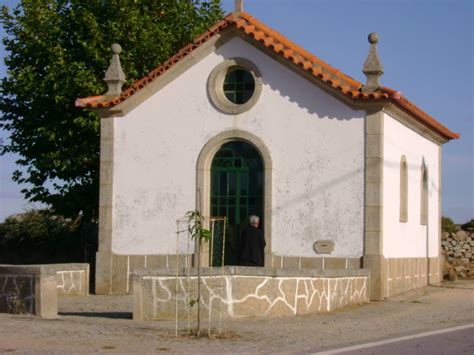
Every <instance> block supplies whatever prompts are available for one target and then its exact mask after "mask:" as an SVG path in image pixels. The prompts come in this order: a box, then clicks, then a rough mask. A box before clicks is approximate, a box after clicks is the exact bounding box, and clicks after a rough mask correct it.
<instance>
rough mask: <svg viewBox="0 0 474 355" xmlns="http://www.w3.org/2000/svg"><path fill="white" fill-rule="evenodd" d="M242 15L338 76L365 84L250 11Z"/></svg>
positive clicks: (360, 85) (358, 84)
mask: <svg viewBox="0 0 474 355" xmlns="http://www.w3.org/2000/svg"><path fill="white" fill-rule="evenodd" d="M240 16H241V17H242V18H244V19H246V20H247V21H250V22H252V23H254V25H257V27H260V28H261V29H262V30H264V31H265V32H267V33H269V34H271V35H273V36H275V37H276V38H277V39H278V40H279V41H280V43H282V42H283V43H284V44H285V45H286V46H287V47H288V48H290V49H292V50H296V51H297V52H299V53H298V54H300V55H302V56H303V57H306V58H307V59H309V60H311V61H313V62H316V63H317V64H319V65H320V66H322V67H323V68H324V69H326V70H328V71H329V72H330V73H331V74H334V75H336V76H338V77H341V76H342V77H343V79H345V80H346V81H348V82H349V83H350V84H351V85H353V86H355V87H358V88H361V87H362V86H363V84H362V83H361V82H359V81H357V80H355V79H353V78H352V77H350V76H349V75H347V74H345V73H343V72H342V71H340V70H339V69H336V68H335V67H333V66H332V65H330V64H328V63H326V62H325V61H324V60H322V59H321V58H319V57H318V56H316V55H315V54H313V53H311V52H309V51H308V50H306V49H304V48H303V47H301V46H300V45H298V44H296V43H295V42H293V41H291V40H289V39H288V38H287V37H286V36H285V35H283V34H281V33H280V32H278V31H276V30H274V29H272V28H270V27H269V26H267V25H265V24H264V23H263V22H261V21H260V20H258V19H256V18H255V17H253V16H251V15H250V14H249V13H247V12H242V13H241V14H240Z"/></svg>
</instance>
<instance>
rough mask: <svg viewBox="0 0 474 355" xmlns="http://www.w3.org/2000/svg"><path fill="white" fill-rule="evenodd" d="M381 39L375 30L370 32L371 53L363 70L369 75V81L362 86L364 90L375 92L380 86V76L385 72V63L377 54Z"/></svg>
mask: <svg viewBox="0 0 474 355" xmlns="http://www.w3.org/2000/svg"><path fill="white" fill-rule="evenodd" d="M378 41H379V35H378V34H377V33H375V32H372V33H371V34H369V43H370V49H369V55H368V56H367V59H366V60H365V63H364V68H363V69H362V72H363V73H364V74H365V76H366V77H367V82H366V84H365V86H364V87H363V88H362V92H366V93H369V92H374V91H377V90H378V89H379V88H380V83H379V78H380V77H381V76H382V74H383V65H382V62H381V61H380V59H379V56H378V55H377V46H376V44H377V42H378Z"/></svg>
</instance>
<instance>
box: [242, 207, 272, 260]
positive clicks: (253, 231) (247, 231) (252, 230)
mask: <svg viewBox="0 0 474 355" xmlns="http://www.w3.org/2000/svg"><path fill="white" fill-rule="evenodd" d="M259 223H260V218H259V217H257V216H250V217H249V225H248V226H247V227H245V228H244V229H243V230H242V235H241V253H240V262H241V265H242V266H264V265H265V254H264V249H265V245H266V243H265V238H264V236H263V231H262V230H261V229H258V225H259Z"/></svg>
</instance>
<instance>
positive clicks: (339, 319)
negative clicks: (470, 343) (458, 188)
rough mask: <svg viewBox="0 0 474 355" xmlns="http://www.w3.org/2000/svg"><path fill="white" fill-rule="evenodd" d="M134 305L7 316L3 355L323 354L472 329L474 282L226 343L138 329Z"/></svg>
mask: <svg viewBox="0 0 474 355" xmlns="http://www.w3.org/2000/svg"><path fill="white" fill-rule="evenodd" d="M132 302H133V300H132V297H131V296H95V295H92V296H89V297H77V298H69V299H62V300H60V304H59V314H60V315H59V317H58V318H57V319H54V320H45V319H40V318H36V317H30V316H19V315H9V314H0V353H7V352H9V353H15V352H16V353H25V352H27V353H34V352H40V353H67V354H70V353H92V352H99V353H114V354H117V353H157V352H179V353H184V352H193V353H209V352H219V353H235V352H238V353H243V352H245V353H249V352H252V353H255V352H257V353H260V352H261V353H295V352H304V351H308V350H309V349H311V350H312V351H315V350H317V349H324V348H327V347H333V346H336V345H337V346H343V345H344V346H346V345H350V344H355V343H361V342H365V341H374V340H379V339H383V338H387V337H394V336H401V335H407V334H412V333H418V332H423V331H429V330H435V329H442V328H448V327H452V326H457V325H462V324H468V323H472V322H474V280H462V281H457V282H455V283H450V284H443V285H442V286H439V287H436V286H429V287H426V288H423V289H419V290H415V291H412V292H409V293H407V294H404V295H402V296H398V297H394V298H392V299H390V300H385V301H381V302H371V303H369V304H367V305H363V306H359V307H347V308H344V309H342V310H338V311H335V312H331V313H322V314H317V315H311V316H298V317H280V318H274V319H257V318H254V319H245V320H226V321H223V322H222V333H221V335H220V336H218V337H216V336H213V337H211V338H207V337H204V338H201V339H196V338H195V337H194V336H190V335H186V334H185V332H183V334H181V335H180V336H178V338H176V337H175V334H174V329H175V324H174V321H154V322H142V321H140V322H138V321H133V320H132V319H131V318H132ZM215 323H216V324H215V325H216V326H217V323H218V322H217V320H216V322H215ZM213 325H214V324H213ZM182 326H183V328H184V326H185V324H183V325H182ZM206 329H207V328H206Z"/></svg>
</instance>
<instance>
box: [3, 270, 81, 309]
mask: <svg viewBox="0 0 474 355" xmlns="http://www.w3.org/2000/svg"><path fill="white" fill-rule="evenodd" d="M88 294H89V264H48V265H0V312H1V313H17V314H34V315H37V316H40V317H44V318H54V317H56V316H57V313H58V296H59V297H69V296H86V295H88Z"/></svg>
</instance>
